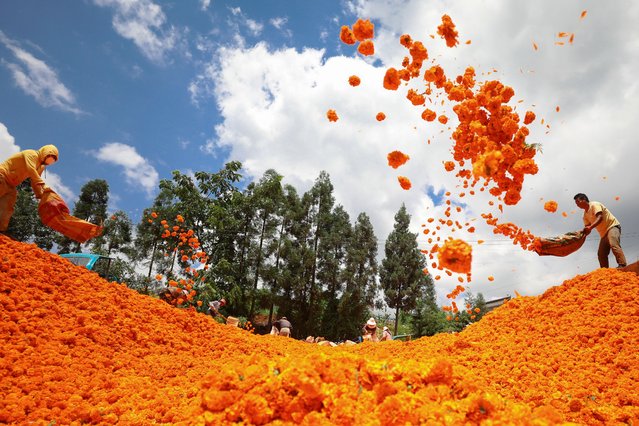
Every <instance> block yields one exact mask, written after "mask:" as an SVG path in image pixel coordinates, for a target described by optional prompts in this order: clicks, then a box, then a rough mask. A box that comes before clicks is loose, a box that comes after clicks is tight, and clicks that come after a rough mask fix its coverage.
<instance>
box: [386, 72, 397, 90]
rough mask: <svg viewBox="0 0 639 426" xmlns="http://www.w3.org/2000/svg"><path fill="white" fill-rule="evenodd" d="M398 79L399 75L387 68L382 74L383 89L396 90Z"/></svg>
mask: <svg viewBox="0 0 639 426" xmlns="http://www.w3.org/2000/svg"><path fill="white" fill-rule="evenodd" d="M399 83H400V79H399V74H398V72H397V70H396V69H395V68H392V67H391V68H389V69H387V70H386V74H384V89H387V90H397V88H398V87H399Z"/></svg>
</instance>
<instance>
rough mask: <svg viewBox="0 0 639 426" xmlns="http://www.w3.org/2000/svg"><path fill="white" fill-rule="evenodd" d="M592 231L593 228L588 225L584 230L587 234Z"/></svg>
mask: <svg viewBox="0 0 639 426" xmlns="http://www.w3.org/2000/svg"><path fill="white" fill-rule="evenodd" d="M590 231H592V228H591V227H590V226H586V227H585V228H584V231H583V232H584V234H585V235H589V234H590Z"/></svg>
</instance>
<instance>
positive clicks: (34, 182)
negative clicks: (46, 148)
mask: <svg viewBox="0 0 639 426" xmlns="http://www.w3.org/2000/svg"><path fill="white" fill-rule="evenodd" d="M38 161H39V156H38V155H37V154H36V155H30V154H26V155H25V156H24V164H25V167H26V169H27V173H28V175H29V180H30V181H31V188H32V189H33V193H34V194H35V197H36V198H37V199H38V200H39V199H40V198H42V193H43V192H44V189H45V188H46V184H45V183H44V180H42V178H41V177H40V175H41V174H42V172H43V171H44V167H43V166H42V165H41V164H38Z"/></svg>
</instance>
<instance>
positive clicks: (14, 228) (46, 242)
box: [7, 179, 55, 250]
mask: <svg viewBox="0 0 639 426" xmlns="http://www.w3.org/2000/svg"><path fill="white" fill-rule="evenodd" d="M17 190H18V199H17V200H16V204H15V209H14V213H13V216H11V220H10V221H9V228H8V229H7V231H8V232H9V234H10V235H11V236H12V237H13V238H15V239H16V240H18V241H25V242H26V241H32V242H34V243H35V244H36V245H37V246H38V247H40V248H42V249H44V250H51V248H52V247H53V242H54V239H55V233H54V231H53V230H51V229H50V228H47V227H46V226H45V225H43V224H42V222H41V221H40V216H39V215H38V202H37V201H36V199H35V197H34V195H33V190H32V189H31V184H30V183H29V179H27V180H25V181H23V182H22V183H21V184H20V185H18V187H17Z"/></svg>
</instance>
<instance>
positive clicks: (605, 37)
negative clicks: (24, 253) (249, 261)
mask: <svg viewBox="0 0 639 426" xmlns="http://www.w3.org/2000/svg"><path fill="white" fill-rule="evenodd" d="M583 10H587V16H586V17H585V18H584V19H580V14H581V12H582V11H583ZM443 14H448V15H450V16H451V17H452V19H453V21H454V22H455V24H456V25H457V29H458V31H459V33H460V39H461V42H462V43H461V44H460V45H459V46H457V47H456V48H454V49H449V48H447V47H446V46H445V44H444V43H443V41H442V40H440V39H438V38H437V37H435V38H431V37H429V36H430V35H432V34H435V32H436V28H437V25H439V23H440V22H441V16H442V15H443ZM357 17H362V18H369V19H371V20H372V21H373V22H374V23H375V25H376V28H375V31H376V32H375V38H374V42H375V50H376V53H375V55H374V56H373V57H370V58H363V57H361V56H360V55H358V54H357V53H356V52H355V50H354V49H353V48H352V47H350V46H346V45H343V44H341V43H340V42H339V38H338V35H339V28H340V27H341V26H342V25H351V24H352V23H353V22H354V21H355V20H356V18H357ZM636 22H639V3H637V2H635V1H633V0H619V1H615V2H608V3H605V4H604V3H602V2H600V1H597V0H579V1H577V0H566V1H562V2H555V1H552V0H539V1H536V2H525V1H518V0H517V1H514V0H482V1H479V0H459V1H454V2H452V1H443V0H433V1H429V2H425V1H422V0H352V1H302V0H298V1H292V0H289V1H271V0H261V1H257V0H252V1H239V2H223V1H216V0H211V1H203V0H200V1H196V0H184V1H171V2H169V1H159V0H84V1H74V2H52V1H31V0H3V1H2V2H0V99H2V102H0V158H5V157H6V156H8V155H10V154H11V153H13V152H15V151H17V150H18V149H26V148H38V147H40V146H41V145H44V144H48V143H53V144H56V145H57V146H58V147H59V148H60V152H61V155H60V161H59V162H58V163H57V164H55V165H54V166H53V167H51V168H50V170H48V172H47V176H46V180H47V182H48V183H49V184H50V185H51V186H53V187H54V188H55V189H56V190H58V192H59V193H60V194H61V195H62V196H63V197H64V198H65V199H66V200H67V201H68V202H69V203H70V204H73V202H74V201H75V199H76V197H77V195H78V194H79V192H80V188H81V187H82V185H83V184H84V183H86V182H87V181H88V180H90V179H96V178H103V179H106V180H107V181H108V182H109V184H110V189H111V200H110V208H111V209H112V210H115V209H122V210H125V211H126V212H127V213H128V214H129V215H130V216H131V217H132V219H133V220H134V221H137V220H138V219H139V214H140V212H141V210H142V209H144V208H145V207H147V206H148V205H149V204H150V203H151V202H152V199H153V197H154V195H155V194H156V193H157V184H158V182H159V180H160V179H164V178H170V174H171V171H172V170H180V171H182V172H183V173H192V172H194V171H199V170H204V171H210V172H215V171H217V170H219V169H220V168H221V167H222V165H223V164H224V163H225V162H226V161H229V160H239V161H241V162H242V163H243V165H244V174H245V175H246V177H247V180H252V179H259V178H260V177H261V175H262V174H263V173H264V171H266V170H267V169H269V168H274V169H276V170H277V171H278V172H279V173H281V174H283V175H284V176H285V179H286V182H287V183H291V184H293V185H294V186H295V187H296V188H298V190H299V191H300V192H303V191H305V190H306V189H308V188H310V186H311V185H312V184H313V181H314V179H315V178H316V177H317V176H318V174H319V172H320V171H321V170H326V171H328V172H329V174H330V176H331V179H332V181H333V184H334V186H335V195H336V199H337V202H338V203H340V204H342V205H343V206H344V207H345V209H346V211H347V212H348V213H349V214H350V217H351V219H353V220H354V219H355V218H356V217H357V214H358V213H359V212H362V211H365V212H367V213H368V214H369V216H371V220H372V222H373V225H374V226H375V230H376V234H377V236H378V238H379V240H380V244H381V246H380V253H381V252H383V250H382V248H383V243H384V240H385V237H386V236H387V235H388V233H389V232H390V231H391V230H392V226H393V217H394V215H395V213H396V212H397V210H398V209H399V207H400V206H401V204H402V203H405V204H406V206H407V208H408V210H409V213H410V214H411V215H412V217H413V224H412V226H413V229H414V231H415V232H420V230H421V224H422V223H424V222H425V221H426V219H427V218H429V217H436V218H437V217H442V214H443V210H444V208H445V205H443V204H442V203H441V197H442V194H443V193H445V192H447V191H451V192H453V193H456V188H457V185H459V182H458V181H456V179H455V178H454V176H453V175H452V174H450V173H445V172H444V171H443V166H442V162H443V161H446V160H450V147H451V142H450V134H451V132H452V130H453V129H454V125H455V119H454V115H453V114H452V112H451V111H448V110H446V108H448V107H447V106H446V105H444V106H442V107H441V108H440V109H441V111H439V112H442V113H447V115H448V116H449V117H450V118H451V120H450V122H449V125H448V126H443V125H438V124H435V125H433V124H426V123H425V122H424V121H423V120H421V119H420V111H417V110H416V109H415V108H414V107H412V106H410V105H409V103H408V102H407V101H406V99H405V97H404V96H405V93H403V92H402V91H401V90H399V91H397V92H389V91H386V90H384V89H383V88H382V87H381V81H382V78H383V75H384V72H385V70H386V68H387V67H389V66H396V67H397V66H399V64H400V63H401V60H402V58H403V57H404V56H405V54H406V52H405V50H404V48H403V47H402V46H401V45H400V44H399V42H398V38H399V36H400V35H401V34H404V33H408V34H411V35H412V37H413V39H416V40H422V41H424V44H425V45H426V47H427V49H428V51H429V53H430V57H431V58H432V59H433V61H436V62H437V63H439V64H441V65H442V66H443V67H444V69H445V70H446V73H447V75H451V76H452V75H456V74H458V73H462V72H463V70H464V69H465V68H466V67H467V66H473V67H474V68H475V69H476V71H477V75H478V81H482V80H488V79H494V78H496V79H499V80H501V81H503V82H504V83H505V84H508V85H510V86H511V87H513V89H514V90H515V94H516V95H515V98H514V99H516V100H517V102H518V104H517V105H521V106H518V108H522V109H523V108H525V109H530V110H533V111H534V112H535V113H536V114H537V116H538V120H537V122H536V124H535V125H532V126H530V128H531V136H530V137H529V141H530V142H536V143H540V144H541V145H542V146H543V152H542V153H541V154H539V155H538V157H537V163H538V164H539V167H540V172H539V173H538V174H537V175H535V176H531V177H529V178H527V180H526V182H525V184H524V190H523V194H522V195H523V199H522V201H521V202H520V203H519V204H518V205H517V206H515V207H512V208H507V209H506V210H505V211H504V213H503V214H500V217H501V220H502V221H512V222H515V223H517V224H519V225H520V226H522V227H524V228H525V229H530V230H531V231H532V232H534V233H536V234H538V235H543V236H550V235H556V234H559V233H563V232H568V231H572V230H575V229H579V228H581V226H582V225H581V213H580V212H577V211H576V207H575V206H574V203H573V201H572V196H573V195H574V194H575V193H576V192H585V193H587V194H588V195H590V197H591V199H594V200H598V201H601V202H603V203H604V204H606V205H608V206H609V207H610V209H611V210H612V212H613V213H614V214H615V215H616V216H617V217H618V218H619V219H620V221H621V223H622V246H623V247H624V249H625V251H626V255H627V257H628V258H629V260H630V261H635V260H637V256H638V255H639V218H638V217H637V215H636V211H637V210H638V209H639V201H638V198H637V197H636V192H637V191H636V182H637V181H638V177H639V176H638V174H637V164H636V158H637V154H639V144H638V143H637V137H636V129H635V122H636V116H637V111H639V93H638V92H639V84H638V83H637V79H636V69H638V68H639V30H637V25H636ZM560 31H565V32H571V33H574V34H575V39H574V43H573V44H572V45H569V46H568V45H567V46H559V45H557V44H556V42H557V41H558V38H557V34H558V32H560ZM466 40H470V41H471V43H470V44H465V43H464V42H465V41H466ZM533 43H535V44H536V45H537V46H538V50H535V49H534V48H533ZM352 74H357V75H358V76H360V77H361V79H362V84H361V85H360V86H358V87H357V88H353V87H350V86H349V85H348V83H347V80H348V76H350V75H352ZM404 91H405V90H404ZM556 106H560V107H561V108H560V111H559V112H557V111H556V110H555V108H556ZM329 108H331V109H336V110H337V112H338V114H339V116H340V120H339V121H338V122H337V123H328V121H327V120H326V117H325V114H326V111H327V110H328V109H329ZM379 111H384V112H385V113H386V115H387V119H386V120H385V121H384V122H381V123H378V122H377V121H376V120H375V119H374V117H375V114H376V113H377V112H379ZM542 118H543V119H544V120H545V123H547V124H548V125H549V126H550V128H547V127H545V125H544V126H542V125H540V124H539V122H540V120H541V119H542ZM427 140H430V141H431V143H430V144H427V143H426V141H427ZM395 149H399V150H402V151H403V152H405V153H407V154H408V155H410V156H411V160H410V161H409V162H408V163H407V164H406V165H404V166H402V168H401V169H399V170H394V169H391V168H390V167H388V166H387V164H386V154H387V153H388V152H390V151H393V150H395ZM399 174H401V175H405V176H408V177H409V178H410V179H411V180H412V182H413V189H411V190H410V191H403V190H402V189H401V188H399V185H398V184H397V176H398V175H399ZM616 197H619V200H617V199H616ZM550 199H553V200H556V201H557V202H558V203H559V211H560V212H561V211H566V212H567V213H568V215H567V217H563V216H561V215H560V214H554V215H552V214H549V213H547V212H545V211H544V209H543V204H544V201H545V200H550ZM488 201H489V200H488V199H487V198H486V197H485V196H478V197H476V198H475V199H468V198H464V199H457V200H453V202H454V203H455V204H456V205H462V206H464V210H463V212H461V213H460V214H459V217H458V218H456V219H458V220H460V221H461V222H464V221H467V220H468V221H469V220H475V222H476V223H477V231H476V233H475V234H472V235H462V234H459V233H458V234H457V235H454V236H455V237H458V238H465V239H467V240H468V241H471V242H473V241H477V240H478V239H484V240H486V244H484V245H482V246H479V245H474V251H473V259H474V261H473V277H474V279H473V282H472V283H471V289H472V290H473V291H475V292H476V291H481V292H482V293H484V294H485V295H486V296H487V297H488V298H490V297H502V296H504V295H505V294H511V295H512V294H514V291H515V290H516V291H518V292H519V293H521V294H539V293H541V292H543V291H544V290H545V289H546V288H548V287H549V286H551V285H556V284H559V283H560V282H561V280H563V279H566V278H570V277H572V276H574V275H575V274H578V273H583V272H586V271H589V270H592V269H595V268H596V267H597V265H598V264H597V260H596V245H597V242H598V237H597V236H596V235H593V236H591V237H589V239H588V241H587V242H586V245H585V246H584V248H583V249H582V250H580V251H579V252H577V253H576V254H574V255H571V256H570V257H569V258H540V257H537V256H536V255H534V254H532V253H529V252H522V251H521V250H519V249H517V248H516V247H513V246H512V244H511V243H510V242H509V241H505V240H503V239H501V238H498V237H496V236H494V235H493V234H492V230H491V229H490V228H488V227H487V226H482V223H481V221H480V220H479V221H478V220H477V218H478V217H479V214H480V213H482V212H489V211H490V207H489V206H488ZM494 213H495V214H499V213H498V212H494ZM446 236H447V235H444V234H442V237H444V238H445V237H446ZM473 244H475V243H473ZM420 245H421V246H422V248H428V247H427V244H426V242H425V238H423V236H421V237H420ZM612 264H614V260H613V261H612ZM489 275H493V276H494V277H495V281H494V282H492V283H488V281H487V277H488V276H489ZM453 278H454V277H453ZM456 284H457V281H456V279H450V280H449V281H447V280H444V281H442V282H439V283H438V294H440V296H441V295H442V294H446V293H447V292H449V291H450V289H451V288H453V287H454V286H455V285H456Z"/></svg>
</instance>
